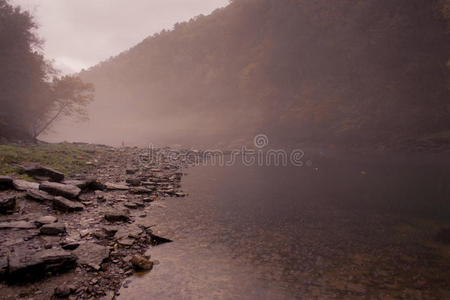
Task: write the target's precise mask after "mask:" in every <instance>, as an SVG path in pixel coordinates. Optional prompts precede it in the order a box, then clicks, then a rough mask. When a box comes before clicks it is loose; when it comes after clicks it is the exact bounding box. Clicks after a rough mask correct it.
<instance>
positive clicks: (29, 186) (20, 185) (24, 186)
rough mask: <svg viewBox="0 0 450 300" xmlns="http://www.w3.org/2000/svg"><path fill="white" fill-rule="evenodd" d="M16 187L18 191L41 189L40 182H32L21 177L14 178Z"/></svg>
mask: <svg viewBox="0 0 450 300" xmlns="http://www.w3.org/2000/svg"><path fill="white" fill-rule="evenodd" d="M13 185H14V188H15V189H16V190H18V191H28V190H33V189H34V190H38V189H39V183H37V182H31V181H26V180H21V179H14V180H13Z"/></svg>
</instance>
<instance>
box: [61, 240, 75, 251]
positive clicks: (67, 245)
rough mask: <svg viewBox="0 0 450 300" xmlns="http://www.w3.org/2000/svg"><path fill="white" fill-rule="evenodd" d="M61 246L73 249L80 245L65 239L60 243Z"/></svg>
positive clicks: (65, 248)
mask: <svg viewBox="0 0 450 300" xmlns="http://www.w3.org/2000/svg"><path fill="white" fill-rule="evenodd" d="M60 246H61V248H63V249H64V250H75V249H77V248H78V247H79V246H80V243H78V242H77V241H72V240H65V241H63V242H61V243H60Z"/></svg>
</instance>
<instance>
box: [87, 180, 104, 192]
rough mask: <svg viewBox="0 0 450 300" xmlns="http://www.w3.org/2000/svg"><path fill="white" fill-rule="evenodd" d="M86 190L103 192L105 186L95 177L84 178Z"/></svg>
mask: <svg viewBox="0 0 450 300" xmlns="http://www.w3.org/2000/svg"><path fill="white" fill-rule="evenodd" d="M86 189H87V190H90V191H98V190H100V191H103V190H105V189H106V185H105V184H103V183H101V182H100V181H98V180H97V178H95V177H88V178H86Z"/></svg>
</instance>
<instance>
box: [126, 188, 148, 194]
mask: <svg viewBox="0 0 450 300" xmlns="http://www.w3.org/2000/svg"><path fill="white" fill-rule="evenodd" d="M152 192H153V190H151V189H148V188H144V187H135V188H132V189H130V193H132V194H151V193H152Z"/></svg>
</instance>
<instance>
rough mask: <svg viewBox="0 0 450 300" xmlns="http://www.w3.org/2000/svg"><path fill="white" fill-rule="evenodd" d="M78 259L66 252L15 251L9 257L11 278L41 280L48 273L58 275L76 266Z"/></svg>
mask: <svg viewBox="0 0 450 300" xmlns="http://www.w3.org/2000/svg"><path fill="white" fill-rule="evenodd" d="M76 260H77V257H76V256H75V255H73V254H72V253H70V252H66V251H64V250H56V249H49V250H43V251H40V252H34V251H33V252H31V251H30V250H22V251H19V250H17V249H16V250H15V251H14V252H13V253H12V254H11V255H10V256H9V268H8V269H9V276H8V278H9V279H11V280H20V281H24V280H27V279H30V278H40V277H42V276H43V275H45V274H48V272H51V273H56V272H62V271H66V270H68V269H72V268H74V267H75V266H76Z"/></svg>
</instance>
